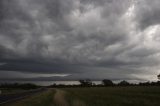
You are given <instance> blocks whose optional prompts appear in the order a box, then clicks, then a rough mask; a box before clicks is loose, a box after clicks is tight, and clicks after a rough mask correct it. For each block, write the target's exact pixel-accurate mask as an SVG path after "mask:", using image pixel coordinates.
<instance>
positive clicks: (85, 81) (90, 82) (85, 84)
mask: <svg viewBox="0 0 160 106" xmlns="http://www.w3.org/2000/svg"><path fill="white" fill-rule="evenodd" d="M79 82H80V84H81V86H92V81H91V80H90V79H86V80H79Z"/></svg>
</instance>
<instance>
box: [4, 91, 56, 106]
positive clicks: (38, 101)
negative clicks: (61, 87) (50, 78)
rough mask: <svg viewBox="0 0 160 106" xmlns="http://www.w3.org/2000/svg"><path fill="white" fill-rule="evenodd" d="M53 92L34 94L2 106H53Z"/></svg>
mask: <svg viewBox="0 0 160 106" xmlns="http://www.w3.org/2000/svg"><path fill="white" fill-rule="evenodd" d="M54 94H55V90H53V89H49V90H48V91H44V92H42V93H40V94H35V95H33V96H31V97H27V98H25V99H23V100H20V101H17V102H15V103H10V104H6V105H4V106H55V105H54V102H53V97H54Z"/></svg>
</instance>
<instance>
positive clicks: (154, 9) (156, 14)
mask: <svg viewBox="0 0 160 106" xmlns="http://www.w3.org/2000/svg"><path fill="white" fill-rule="evenodd" d="M136 5H137V7H136V15H137V16H136V20H138V22H139V23H138V24H139V26H140V28H141V29H142V30H143V29H145V28H147V27H148V26H150V25H155V24H159V23H160V7H159V5H160V1H159V0H141V1H137V3H136Z"/></svg>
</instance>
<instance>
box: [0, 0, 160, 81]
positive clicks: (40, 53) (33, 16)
mask: <svg viewBox="0 0 160 106" xmlns="http://www.w3.org/2000/svg"><path fill="white" fill-rule="evenodd" d="M158 4H159V2H158V0H157V1H156V0H154V1H149V0H142V1H137V2H136V1H129V0H119V1H117V0H45V1H44V0H34V1H33V0H12V1H9V0H1V1H0V5H1V6H0V62H5V63H7V64H6V65H3V66H0V70H9V71H20V72H29V73H69V74H71V75H73V76H74V77H77V78H80V77H83V78H84V76H85V73H88V74H91V76H93V78H96V74H98V75H99V76H98V77H99V78H100V76H101V75H102V74H103V77H105V76H106V77H109V76H108V75H107V74H108V73H111V74H110V75H112V76H113V77H117V76H118V75H117V73H119V71H118V70H122V71H121V73H122V74H121V75H120V77H121V78H122V77H126V78H129V77H133V76H131V74H133V73H134V74H139V73H144V74H148V73H146V70H147V71H148V70H149V68H148V67H147V66H150V67H152V68H153V69H154V70H153V71H152V70H151V71H152V72H151V74H154V73H158V68H159V67H158V66H157V65H159V63H160V61H159V49H158V47H159V45H160V44H159V42H158V38H157V36H158V28H159V27H160V26H159V18H158V17H159V15H158V12H159V7H158ZM132 7H134V8H132ZM154 25H157V27H153V28H152V27H151V26H154ZM156 28H157V29H156ZM142 29H143V30H142ZM153 29H154V30H153ZM108 68H109V69H108ZM101 70H103V71H101ZM110 70H111V71H110ZM113 70H114V71H113ZM116 70H117V71H116ZM123 70H125V71H123ZM78 75H79V76H78ZM70 77H71V76H70ZM120 77H119V78H120Z"/></svg>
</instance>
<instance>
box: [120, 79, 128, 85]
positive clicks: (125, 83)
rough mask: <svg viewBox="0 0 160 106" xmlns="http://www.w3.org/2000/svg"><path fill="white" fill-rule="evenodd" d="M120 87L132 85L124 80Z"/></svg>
mask: <svg viewBox="0 0 160 106" xmlns="http://www.w3.org/2000/svg"><path fill="white" fill-rule="evenodd" d="M118 85H120V86H127V85H130V84H129V82H127V81H125V80H123V81H121V82H120V83H119V84H118Z"/></svg>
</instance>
